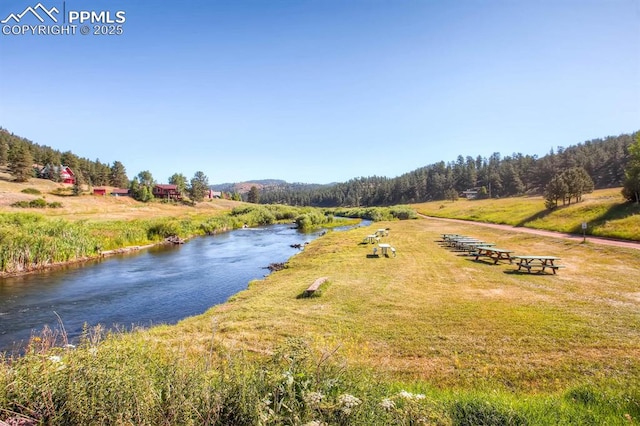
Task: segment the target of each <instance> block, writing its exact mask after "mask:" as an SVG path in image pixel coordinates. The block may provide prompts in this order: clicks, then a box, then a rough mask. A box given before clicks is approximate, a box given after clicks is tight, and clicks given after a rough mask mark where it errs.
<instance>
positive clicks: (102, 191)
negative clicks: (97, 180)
mask: <svg viewBox="0 0 640 426" xmlns="http://www.w3.org/2000/svg"><path fill="white" fill-rule="evenodd" d="M93 195H102V196H103V197H104V196H105V195H107V190H106V189H105V188H93Z"/></svg>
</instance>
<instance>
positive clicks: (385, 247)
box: [378, 243, 396, 256]
mask: <svg viewBox="0 0 640 426" xmlns="http://www.w3.org/2000/svg"><path fill="white" fill-rule="evenodd" d="M378 247H380V250H381V251H382V255H383V256H388V255H389V250H391V253H393V255H394V256H395V255H396V249H395V248H393V247H391V244H385V243H382V244H378Z"/></svg>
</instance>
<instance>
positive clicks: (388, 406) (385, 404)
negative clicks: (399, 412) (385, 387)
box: [380, 398, 396, 411]
mask: <svg viewBox="0 0 640 426" xmlns="http://www.w3.org/2000/svg"><path fill="white" fill-rule="evenodd" d="M380 406H381V407H382V408H383V409H384V410H386V411H391V410H393V409H394V408H396V403H395V402H393V400H392V399H390V398H385V399H383V400H382V401H380Z"/></svg>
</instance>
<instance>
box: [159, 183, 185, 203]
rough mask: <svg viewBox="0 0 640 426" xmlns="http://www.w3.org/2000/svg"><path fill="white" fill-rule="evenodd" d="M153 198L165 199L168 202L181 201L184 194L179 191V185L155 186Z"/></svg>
mask: <svg viewBox="0 0 640 426" xmlns="http://www.w3.org/2000/svg"><path fill="white" fill-rule="evenodd" d="M152 193H153V196H154V197H156V198H164V199H167V200H181V199H182V194H180V192H179V191H178V186H177V185H155V186H154V187H153V190H152Z"/></svg>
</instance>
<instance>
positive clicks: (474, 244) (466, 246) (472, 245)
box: [461, 241, 495, 254]
mask: <svg viewBox="0 0 640 426" xmlns="http://www.w3.org/2000/svg"><path fill="white" fill-rule="evenodd" d="M493 246H495V244H494V243H487V242H485V241H468V242H463V243H462V246H461V249H463V250H465V251H468V252H469V254H474V253H475V252H476V249H477V248H478V247H493Z"/></svg>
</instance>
